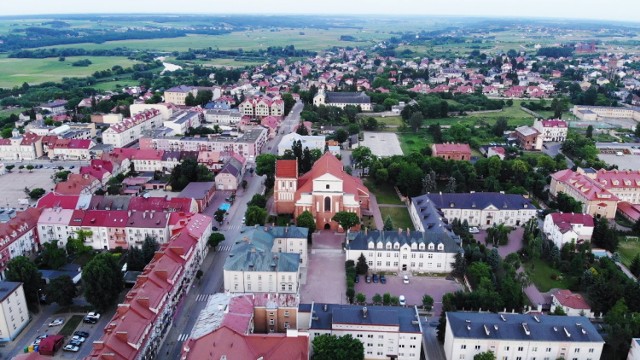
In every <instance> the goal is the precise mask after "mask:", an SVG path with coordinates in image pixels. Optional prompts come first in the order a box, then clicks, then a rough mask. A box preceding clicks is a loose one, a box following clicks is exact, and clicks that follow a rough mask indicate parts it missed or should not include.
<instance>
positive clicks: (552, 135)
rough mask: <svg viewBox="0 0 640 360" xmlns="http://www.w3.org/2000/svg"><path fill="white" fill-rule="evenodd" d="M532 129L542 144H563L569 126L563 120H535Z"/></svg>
mask: <svg viewBox="0 0 640 360" xmlns="http://www.w3.org/2000/svg"><path fill="white" fill-rule="evenodd" d="M533 128H534V129H536V130H537V131H538V132H539V133H540V136H541V137H542V141H543V142H549V141H551V142H563V141H565V140H567V133H568V131H569V126H568V125H567V122H566V121H564V120H559V119H554V120H536V121H535V122H534V123H533Z"/></svg>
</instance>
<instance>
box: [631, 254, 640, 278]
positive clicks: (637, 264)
mask: <svg viewBox="0 0 640 360" xmlns="http://www.w3.org/2000/svg"><path fill="white" fill-rule="evenodd" d="M629 271H631V273H632V274H633V275H635V276H636V277H638V276H640V254H636V256H635V257H634V258H633V261H631V266H629Z"/></svg>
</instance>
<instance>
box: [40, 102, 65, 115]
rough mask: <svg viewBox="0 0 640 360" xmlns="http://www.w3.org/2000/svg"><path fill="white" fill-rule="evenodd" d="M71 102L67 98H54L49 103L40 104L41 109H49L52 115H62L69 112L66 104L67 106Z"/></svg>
mask: <svg viewBox="0 0 640 360" xmlns="http://www.w3.org/2000/svg"><path fill="white" fill-rule="evenodd" d="M68 103H69V102H68V101H67V100H61V99H58V100H54V101H51V102H48V103H44V104H40V106H39V107H40V110H42V111H48V112H49V113H50V114H51V115H60V114H64V113H65V112H67V110H66V109H65V106H67V104H68Z"/></svg>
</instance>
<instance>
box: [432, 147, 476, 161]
mask: <svg viewBox="0 0 640 360" xmlns="http://www.w3.org/2000/svg"><path fill="white" fill-rule="evenodd" d="M431 156H433V157H440V158H443V159H445V160H461V161H469V160H471V148H470V147H469V144H453V143H452V144H433V145H431Z"/></svg>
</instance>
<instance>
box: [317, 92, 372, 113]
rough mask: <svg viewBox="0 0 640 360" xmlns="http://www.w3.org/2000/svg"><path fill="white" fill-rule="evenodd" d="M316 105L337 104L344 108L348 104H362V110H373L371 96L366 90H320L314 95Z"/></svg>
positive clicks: (336, 105)
mask: <svg viewBox="0 0 640 360" xmlns="http://www.w3.org/2000/svg"><path fill="white" fill-rule="evenodd" d="M313 105H315V106H320V105H324V106H335V107H339V108H341V109H344V107H345V106H347V105H353V106H356V107H357V106H360V109H362V111H371V109H372V107H371V98H370V97H369V95H367V94H365V93H364V92H325V91H324V89H320V90H318V93H317V94H316V96H314V97H313Z"/></svg>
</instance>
